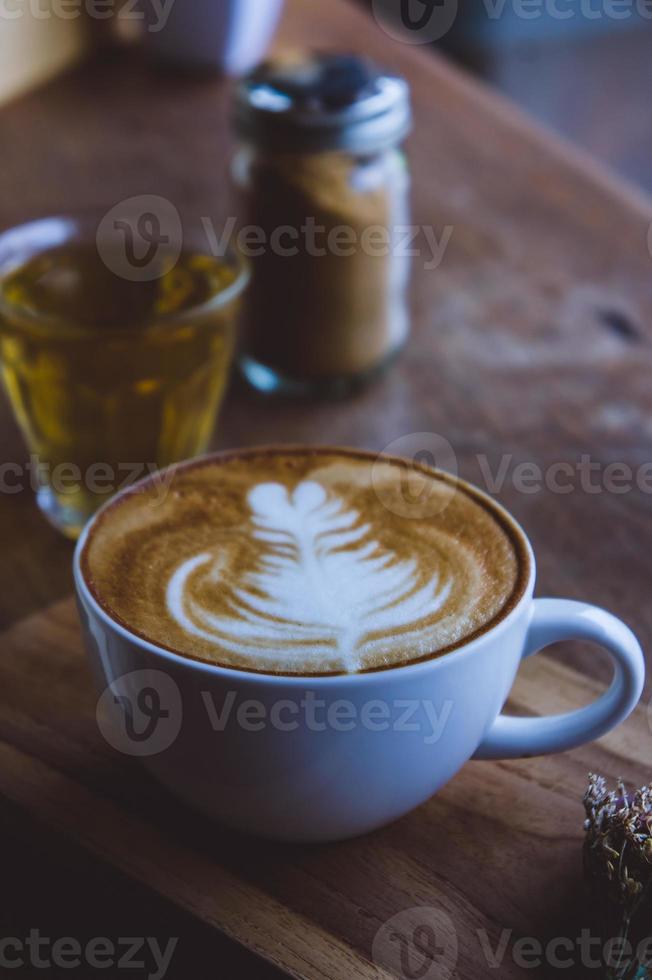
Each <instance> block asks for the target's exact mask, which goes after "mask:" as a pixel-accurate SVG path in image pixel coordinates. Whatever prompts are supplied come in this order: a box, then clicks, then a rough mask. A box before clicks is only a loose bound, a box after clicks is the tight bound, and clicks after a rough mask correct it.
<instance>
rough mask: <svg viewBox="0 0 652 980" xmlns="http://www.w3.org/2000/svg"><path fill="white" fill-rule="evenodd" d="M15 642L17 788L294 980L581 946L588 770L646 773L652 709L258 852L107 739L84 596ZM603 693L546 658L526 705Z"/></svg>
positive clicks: (474, 972) (532, 678) (461, 970)
mask: <svg viewBox="0 0 652 980" xmlns="http://www.w3.org/2000/svg"><path fill="white" fill-rule="evenodd" d="M1 648H2V657H1V659H0V793H1V794H2V795H3V796H4V797H5V798H6V799H7V800H9V801H11V802H12V803H13V804H14V805H16V806H17V807H19V808H21V809H22V810H23V811H25V812H26V813H27V814H29V815H30V816H31V817H35V818H37V819H38V820H39V821H40V822H41V824H42V825H47V826H48V827H49V829H50V831H51V832H52V833H53V834H63V835H65V836H66V837H68V838H71V839H72V840H73V841H75V842H76V843H77V844H79V845H81V846H82V847H83V848H85V849H87V850H89V851H90V852H92V853H93V854H94V855H96V856H98V857H100V858H102V859H103V860H105V861H108V862H110V863H111V865H113V866H114V867H115V868H117V869H119V870H121V871H122V872H124V873H126V874H128V875H129V876H131V877H133V878H135V879H137V880H139V881H140V882H142V883H144V884H145V885H146V886H147V887H148V888H149V889H151V890H152V891H153V892H155V893H158V894H159V895H162V896H165V897H166V898H168V899H170V900H172V901H173V902H174V903H176V904H177V905H178V906H180V907H182V908H183V909H185V910H186V911H187V912H189V913H191V915H192V916H194V917H196V918H197V919H198V920H201V921H203V922H204V923H207V924H209V925H210V926H212V927H213V928H214V929H215V930H219V931H220V932H221V933H223V934H225V935H226V936H228V937H230V938H231V939H234V940H236V941H237V942H239V943H241V944H242V945H244V946H246V947H247V948H248V949H249V950H250V951H252V952H254V953H256V954H258V955H259V956H261V957H263V958H264V959H265V960H267V961H269V962H270V963H272V964H274V965H275V966H276V967H278V968H279V969H280V970H282V971H284V972H285V973H286V974H287V975H290V976H294V977H305V978H309V980H317V978H346V980H358V978H372V977H373V978H383V977H391V976H403V977H406V976H420V977H423V976H425V977H426V980H429V978H430V977H434V978H436V980H446V978H447V977H448V976H450V975H453V976H455V977H457V978H462V980H478V978H479V977H483V976H485V975H492V976H496V975H499V976H500V977H501V978H503V977H508V978H509V977H512V976H514V977H516V976H522V970H521V969H520V968H519V967H518V966H517V965H516V964H515V962H514V958H513V956H512V955H511V953H510V950H511V948H512V947H511V943H513V942H514V941H515V940H517V939H518V938H519V937H523V936H528V937H537V938H539V939H540V940H542V941H544V942H545V941H546V938H547V937H551V936H560V935H561V936H570V937H574V936H576V935H579V928H580V924H581V922H582V907H581V901H580V898H581V894H582V882H581V841H582V820H583V811H582V808H581V797H582V794H583V791H584V787H585V781H586V774H587V772H588V771H589V770H597V771H600V772H602V773H604V774H605V775H607V776H609V777H610V778H615V777H617V776H621V775H622V776H623V777H625V778H626V779H627V780H631V781H633V782H639V781H641V782H642V781H644V780H645V778H646V771H647V760H648V757H649V748H650V744H651V741H652V737H651V734H650V729H649V727H648V720H647V712H646V711H645V709H644V707H640V708H639V709H638V710H637V712H636V713H635V715H634V716H633V717H632V718H631V719H630V720H629V721H628V722H627V723H626V724H625V725H623V726H622V727H621V728H620V729H619V730H618V731H617V732H615V733H613V734H612V735H610V736H608V737H607V738H605V739H602V740H601V741H600V742H599V743H596V744H594V745H592V746H588V747H585V748H581V749H578V750H576V751H574V752H571V753H568V754H566V755H561V756H554V757H547V758H542V759H533V760H526V761H517V762H499V763H470V764H469V765H467V767H466V768H465V769H464V770H463V771H462V773H460V774H459V775H458V777H457V778H456V779H454V780H453V781H452V782H451V783H450V784H449V785H448V786H447V787H446V788H445V789H444V790H443V791H442V792H441V793H439V794H438V795H437V796H436V797H435V798H433V799H432V800H431V801H430V802H429V803H427V804H426V805H424V806H422V807H421V808H420V809H419V810H417V811H415V812H414V813H412V814H411V815H409V816H408V817H406V818H404V819H403V820H401V821H399V822H397V823H396V824H394V825H392V826H390V827H388V828H386V829H384V830H382V831H379V832H377V833H374V834H372V835H369V836H367V837H364V838H360V839H358V840H354V841H350V842H346V843H343V844H332V845H320V846H305V845H302V846H290V845H278V844H270V843H264V842H260V841H254V840H252V839H249V838H245V837H241V836H238V835H236V834H234V833H231V832H227V831H225V830H223V829H221V828H219V827H218V826H217V825H215V824H213V823H210V822H209V821H207V820H205V819H203V818H201V817H198V816H196V815H195V814H193V813H191V812H190V811H188V810H187V809H185V808H183V807H182V806H181V805H180V804H178V803H177V802H176V801H174V800H173V799H172V798H171V797H170V796H169V795H168V794H167V793H165V792H164V791H163V790H162V789H161V788H159V787H158V786H157V785H156V784H155V783H154V782H153V781H152V780H151V779H150V777H149V776H148V775H146V774H145V772H144V770H142V769H141V768H140V766H139V765H138V763H136V762H133V761H131V760H126V759H125V758H124V757H122V756H120V755H118V754H117V753H115V752H114V751H113V750H112V749H110V748H109V747H108V746H107V745H106V744H105V743H104V742H103V740H102V738H101V736H100V734H99V731H98V729H97V726H96V723H95V704H96V696H95V694H94V691H93V689H92V685H91V681H90V677H89V674H88V671H87V668H86V663H85V660H84V655H83V652H82V649H81V640H80V635H79V630H78V626H77V621H76V614H75V608H74V604H73V601H72V600H70V599H69V600H64V601H62V602H59V603H57V604H55V605H53V606H51V607H50V608H49V609H47V610H46V611H45V612H41V613H37V614H35V615H33V616H30V617H29V618H27V619H25V620H23V621H22V622H20V623H18V624H17V625H15V626H14V627H12V628H11V629H10V630H8V631H7V632H5V633H4V634H3V636H2V647H1ZM599 689H600V686H599V685H598V684H597V683H596V682H594V681H592V680H587V679H585V678H583V677H582V676H581V675H579V674H578V673H577V672H575V671H574V670H571V669H569V668H567V667H565V666H563V665H561V664H559V663H557V662H556V661H553V660H551V659H550V658H548V657H545V656H539V657H535V658H533V659H532V660H530V661H528V662H527V663H525V664H524V665H523V668H522V674H521V676H520V678H519V681H518V684H517V687H516V689H515V692H514V697H513V701H512V706H513V708H514V710H516V711H518V712H519V713H522V714H523V713H525V714H530V713H535V714H536V713H543V712H550V711H565V710H568V709H570V708H572V707H575V706H578V705H579V704H582V703H585V702H587V701H589V700H590V699H592V698H593V697H595V696H596V693H598V692H599ZM406 910H414V911H411V912H407V911H406ZM399 913H403V915H401V916H400V917H399V919H398V920H396V924H395V925H392V924H391V923H390V925H389V926H387V925H386V924H387V923H388V921H389V920H391V919H392V917H394V916H396V915H397V914H399ZM433 917H434V918H433ZM420 923H421V924H422V925H428V924H430V925H432V924H433V923H434V926H435V927H436V930H437V936H438V946H437V955H438V956H439V957H441V958H442V961H441V962H440V963H439V965H437V964H436V963H435V964H434V966H432V970H433V971H434V972H426V973H425V974H424V973H422V972H420V961H419V957H420V956H421V954H420V953H419V952H418V949H416V948H413V949H412V950H411V951H410V953H409V955H410V957H412V959H409V960H404V961H403V962H404V964H405V963H408V962H409V963H410V964H411V966H410V971H412V972H408V973H406V972H405V970H404V967H401V965H400V963H401V961H400V959H397V957H399V951H400V947H401V940H400V936H401V935H403V936H404V938H405V937H407V941H408V948H409V942H410V940H411V937H413V936H414V935H416V933H415V932H414V930H415V929H416V928H417V926H418V925H419V924H420ZM504 930H507V932H508V933H509V934H510V944H508V946H507V948H506V951H505V953H504V959H503V962H502V964H501V966H500V969H499V970H498V971H496V970H495V969H490V967H489V966H488V964H487V959H486V955H485V952H484V951H483V950H486V949H493V950H496V948H497V947H499V945H500V943H501V939H504V936H505V935H506V933H505V932H504ZM422 935H425V934H422ZM397 937H398V938H397ZM453 960H454V962H453ZM423 963H424V960H423V957H421V964H423ZM454 965H456V972H455V973H454V974H452V973H451V970H452V968H453V966H454ZM426 966H427V964H426ZM401 971H403V972H401Z"/></svg>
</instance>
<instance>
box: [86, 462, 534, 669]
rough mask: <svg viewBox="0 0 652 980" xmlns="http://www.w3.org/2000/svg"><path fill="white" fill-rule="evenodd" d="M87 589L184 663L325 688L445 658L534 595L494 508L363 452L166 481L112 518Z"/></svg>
mask: <svg viewBox="0 0 652 980" xmlns="http://www.w3.org/2000/svg"><path fill="white" fill-rule="evenodd" d="M81 563H82V571H83V574H84V578H85V580H86V582H87V584H88V586H89V588H90V590H91V592H92V593H93V595H94V596H95V598H96V600H97V601H98V602H99V603H100V605H101V606H102V607H103V608H104V609H105V610H106V612H107V613H108V614H109V615H110V616H111V617H112V618H114V619H115V620H116V621H117V622H119V623H121V624H122V625H123V626H125V627H126V628H127V629H128V630H130V631H131V632H133V633H136V634H137V635H140V636H141V637H144V638H145V639H147V640H149V641H150V642H152V643H155V644H156V645H158V646H160V647H163V648H165V649H167V650H171V651H173V652H175V653H177V654H180V655H181V656H185V657H190V658H193V659H197V660H202V661H206V662H208V663H213V664H218V665H222V666H225V667H233V668H237V669H241V670H252V671H259V672H265V673H279V674H299V675H315V674H329V673H342V672H355V671H369V670H378V669H382V668H387V667H392V666H399V665H404V664H407V663H412V662H414V661H418V660H421V659H424V658H429V657H432V656H436V655H440V654H443V653H446V652H449V651H450V650H452V649H454V648H455V647H457V646H460V645H461V644H462V643H465V642H467V641H468V640H469V639H470V638H472V637H473V636H474V635H476V634H477V633H479V632H482V631H484V630H486V629H487V628H488V627H490V626H491V625H493V624H494V623H495V622H496V621H497V620H498V619H499V618H501V616H504V615H505V614H506V612H507V611H508V610H509V609H510V608H512V607H513V605H514V604H515V603H516V602H517V601H518V599H519V598H520V597H521V595H522V594H523V591H524V589H525V583H526V579H527V569H528V557H527V553H526V547H525V544H524V542H523V539H522V536H521V535H520V533H519V532H518V530H517V528H516V526H515V525H514V524H513V523H512V522H511V521H510V520H509V518H508V517H507V516H506V515H504V514H503V513H502V512H501V511H500V510H498V509H497V508H494V507H493V506H492V505H491V503H490V501H488V500H487V499H486V498H484V497H482V496H481V495H480V494H477V495H476V494H475V493H474V492H473V490H472V489H471V488H468V487H467V486H466V485H464V484H458V483H457V482H456V481H455V480H453V479H452V478H450V477H446V476H445V475H444V474H442V473H439V472H437V471H435V470H430V469H428V468H426V467H421V466H418V465H415V464H412V463H409V462H406V461H403V460H400V459H394V458H390V457H376V456H373V455H372V454H365V453H363V452H357V451H355V450H350V451H347V450H327V449H323V450H321V449H291V448H279V449H262V450H252V451H243V452H240V453H230V454H222V455H218V456H214V457H207V458H206V459H202V460H198V461H195V462H192V463H187V464H184V465H182V466H181V467H178V468H176V469H174V470H169V471H167V472H166V473H164V474H158V475H157V477H155V478H154V479H150V480H149V481H147V482H146V483H145V484H142V485H141V486H140V487H139V488H137V489H135V490H133V491H131V492H129V493H127V494H126V495H124V496H122V497H120V498H118V499H117V500H116V501H115V502H114V503H113V504H110V505H109V506H108V507H107V508H106V510H105V511H104V512H103V513H102V514H101V515H100V516H99V518H98V520H97V521H96V523H95V524H94V526H93V527H92V529H91V532H90V534H89V537H88V539H87V541H86V544H85V547H84V549H83V552H82V556H81Z"/></svg>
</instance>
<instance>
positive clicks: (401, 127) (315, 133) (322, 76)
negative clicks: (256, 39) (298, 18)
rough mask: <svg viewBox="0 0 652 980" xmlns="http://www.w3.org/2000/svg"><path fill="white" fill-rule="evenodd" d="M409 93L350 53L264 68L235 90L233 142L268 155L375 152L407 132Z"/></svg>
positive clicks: (291, 58)
mask: <svg viewBox="0 0 652 980" xmlns="http://www.w3.org/2000/svg"><path fill="white" fill-rule="evenodd" d="M411 121H412V115H411V110H410V89H409V86H408V84H407V82H406V81H405V80H404V79H403V78H400V77H399V76H396V75H390V74H387V73H385V72H383V71H382V70H380V69H379V68H378V67H377V66H376V65H375V64H374V63H373V62H372V61H369V60H368V59H366V58H363V57H361V56H359V55H353V54H334V53H324V54H302V55H300V56H297V55H294V56H287V57H285V58H279V59H276V60H272V61H267V62H265V63H264V64H262V65H261V66H260V67H259V68H257V69H256V70H255V71H254V72H253V73H252V74H251V75H249V76H248V77H247V78H245V79H244V80H243V81H242V82H240V84H239V85H238V88H237V90H236V94H235V100H234V106H233V124H234V128H235V131H236V133H237V134H238V136H239V137H240V138H241V139H243V140H246V141H249V142H253V143H255V144H256V145H258V146H262V147H266V148H268V149H272V150H275V151H277V152H278V151H284V150H287V151H290V152H292V151H294V152H303V153H314V152H320V151H324V150H348V151H350V152H352V153H374V152H378V151H379V150H383V149H386V148H388V147H390V146H393V145H396V144H397V143H400V142H401V141H402V140H403V139H404V137H405V136H406V135H407V134H408V132H409V130H410V127H411Z"/></svg>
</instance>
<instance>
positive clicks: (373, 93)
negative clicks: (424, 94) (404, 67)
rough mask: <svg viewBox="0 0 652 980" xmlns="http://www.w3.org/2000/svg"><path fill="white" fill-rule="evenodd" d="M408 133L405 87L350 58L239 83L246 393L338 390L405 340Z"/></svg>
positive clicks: (278, 68)
mask: <svg viewBox="0 0 652 980" xmlns="http://www.w3.org/2000/svg"><path fill="white" fill-rule="evenodd" d="M409 125H410V108H409V95H408V89H407V85H406V83H405V82H404V81H403V80H402V79H400V78H396V77H393V76H387V75H384V74H382V73H380V72H379V71H378V70H377V69H376V68H374V66H372V65H370V64H369V63H367V62H366V61H363V60H361V59H360V58H358V57H354V56H338V55H325V56H320V57H318V58H316V57H313V58H308V59H305V60H302V59H296V60H292V61H290V62H289V63H287V62H283V63H279V62H274V63H268V64H266V65H264V66H262V67H261V68H260V69H259V70H258V71H257V72H256V73H255V75H254V76H251V77H250V78H249V79H247V80H246V81H245V82H244V83H243V84H242V85H241V86H240V89H239V94H238V97H237V99H236V107H235V126H236V131H237V132H238V134H239V137H240V141H241V143H240V147H239V149H238V152H237V153H236V156H235V158H234V163H233V173H234V178H235V182H236V186H237V188H238V192H239V197H240V203H241V208H240V214H241V217H242V221H241V241H242V242H243V243H246V245H247V249H245V252H246V254H249V256H250V260H251V264H252V273H253V275H252V283H251V286H250V289H249V295H248V297H247V299H246V301H245V311H244V323H243V342H242V352H241V366H242V370H243V372H244V374H245V376H246V377H247V378H248V380H249V381H250V382H251V383H252V384H253V385H254V386H255V387H257V388H260V389H264V390H268V391H269V390H281V391H285V392H293V393H310V392H313V391H315V392H320V393H323V392H331V391H332V392H340V391H346V390H347V389H348V388H349V387H352V386H354V385H356V384H357V383H359V382H360V381H361V380H364V379H366V378H368V377H369V376H370V375H373V374H374V373H375V372H376V371H378V369H379V368H381V367H382V366H383V365H384V364H386V363H387V362H388V361H389V359H390V358H391V357H392V355H393V354H395V353H396V352H397V351H398V350H399V349H400V348H401V347H402V346H403V344H404V343H405V341H406V339H407V336H408V332H409V317H408V309H407V296H406V292H407V283H408V275H409V259H408V257H407V255H406V254H405V250H404V249H401V248H400V247H398V246H399V239H400V238H401V237H404V234H402V232H401V230H403V233H404V230H405V226H406V225H408V223H409V203H408V195H409V176H408V170H407V164H406V160H405V157H404V155H403V153H402V152H401V150H400V148H399V147H400V143H401V142H402V140H403V138H404V136H405V135H406V133H407V131H408V129H409Z"/></svg>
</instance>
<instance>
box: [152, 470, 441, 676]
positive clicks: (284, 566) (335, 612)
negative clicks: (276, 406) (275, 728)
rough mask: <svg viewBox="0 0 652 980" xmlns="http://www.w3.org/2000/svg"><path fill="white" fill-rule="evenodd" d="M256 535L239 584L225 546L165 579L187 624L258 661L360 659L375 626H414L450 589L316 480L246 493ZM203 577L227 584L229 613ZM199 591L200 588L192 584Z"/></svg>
mask: <svg viewBox="0 0 652 980" xmlns="http://www.w3.org/2000/svg"><path fill="white" fill-rule="evenodd" d="M247 501H248V504H249V506H250V508H251V513H252V516H251V524H252V530H251V532H250V533H251V534H252V536H253V537H254V539H255V540H256V541H258V542H259V543H260V544H261V554H260V557H259V559H258V561H257V564H256V567H255V569H254V570H252V571H250V572H248V573H246V574H245V575H243V576H242V578H241V581H240V582H236V583H235V584H232V583H231V582H230V580H229V576H228V574H227V573H226V571H224V570H223V566H222V563H221V559H220V554H219V552H217V553H215V552H209V551H206V552H203V553H201V554H198V555H195V556H194V557H192V558H190V559H188V560H187V561H185V562H184V563H183V564H182V565H181V566H180V567H179V568H177V570H176V571H175V572H174V574H173V575H172V577H171V579H170V581H169V583H168V587H167V604H168V610H169V612H170V614H171V616H172V617H173V618H174V619H175V620H176V621H177V623H178V624H179V625H180V626H181V627H182V628H183V629H184V630H186V631H187V632H188V633H190V634H192V635H194V636H197V637H200V638H201V639H203V640H206V641H208V642H210V643H211V644H214V645H215V646H217V647H219V648H221V649H223V650H228V651H231V652H234V653H240V654H246V655H248V656H251V657H252V658H254V659H255V658H259V659H260V661H261V664H263V663H264V662H267V663H269V662H270V661H272V662H273V661H274V660H281V659H282V660H284V661H285V660H287V659H288V658H291V659H296V660H297V661H298V662H303V661H305V660H309V661H314V660H315V658H317V659H318V660H324V661H332V660H333V659H336V660H337V661H338V662H341V664H342V666H343V667H344V668H345V669H347V670H356V669H358V668H359V667H360V664H361V656H362V654H363V653H364V648H365V641H366V640H367V639H368V637H369V636H370V635H371V634H374V635H378V634H381V635H382V634H386V633H391V631H393V630H399V629H402V628H406V627H412V628H414V627H416V626H417V624H418V623H419V621H420V620H423V619H424V618H426V617H430V618H432V616H433V614H435V613H436V612H437V610H438V609H440V608H441V607H442V606H443V605H444V603H445V602H446V599H447V598H448V595H449V593H450V590H451V585H452V583H451V581H450V580H448V581H444V582H441V581H440V576H439V575H438V574H437V573H435V574H433V575H431V576H429V577H428V578H427V579H426V580H425V581H424V576H423V574H422V573H420V572H419V567H418V564H417V562H416V561H415V560H412V559H408V560H400V559H399V558H398V557H397V556H396V555H395V554H394V553H393V552H391V551H388V550H386V549H384V548H382V547H381V546H380V545H379V543H378V542H377V541H376V540H375V539H374V534H373V528H372V527H371V525H370V524H368V523H365V522H364V521H363V520H362V519H361V517H360V515H359V514H358V513H357V511H355V510H353V509H351V510H347V509H346V507H345V504H344V502H343V501H342V500H341V499H339V498H338V497H335V496H329V495H328V494H327V493H326V490H325V489H324V488H323V487H322V486H321V485H320V484H319V483H316V482H314V481H304V482H303V483H300V484H299V485H298V486H297V487H296V488H295V490H294V491H293V492H291V493H289V492H288V490H287V489H286V488H285V487H284V486H281V485H280V484H276V483H262V484H259V485H258V486H256V487H254V488H253V489H252V490H251V491H250V492H249V495H248V498H247ZM195 575H201V576H203V579H202V581H204V582H205V581H209V582H210V583H211V585H212V586H213V587H214V588H219V589H220V590H221V594H222V596H223V595H224V591H225V590H226V594H227V596H228V609H229V613H228V614H224V613H222V614H220V615H217V614H216V613H215V612H211V610H210V609H209V608H206V606H205V604H202V603H200V602H199V601H198V600H197V598H196V597H195V596H193V595H192V594H191V592H192V591H193V590H191V589H190V587H189V586H190V580H191V578H193V581H194V576H195ZM194 591H195V592H196V590H194Z"/></svg>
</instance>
